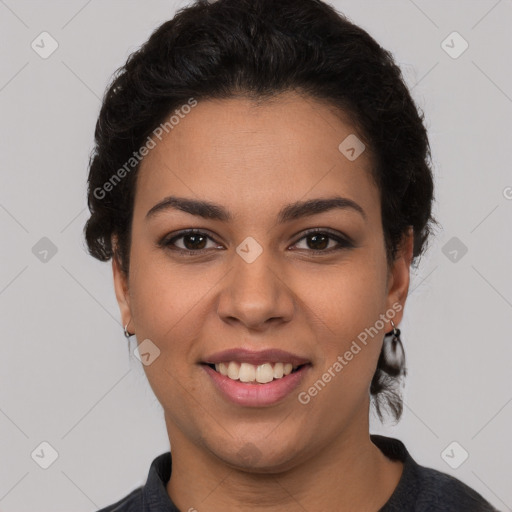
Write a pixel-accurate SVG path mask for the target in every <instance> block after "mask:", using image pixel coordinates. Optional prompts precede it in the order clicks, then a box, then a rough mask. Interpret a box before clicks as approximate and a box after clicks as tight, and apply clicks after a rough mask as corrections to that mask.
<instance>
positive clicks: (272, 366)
mask: <svg viewBox="0 0 512 512" xmlns="http://www.w3.org/2000/svg"><path fill="white" fill-rule="evenodd" d="M215 369H216V370H217V371H218V372H219V373H220V374H221V375H224V376H226V377H229V378H230V379H232V380H240V382H258V383H259V384H266V383H267V382H272V380H274V379H281V378H283V377H286V376H287V375H290V373H292V370H293V365H292V364H291V363H264V364H260V365H257V366H256V365H253V364H250V363H238V362H236V361H230V362H229V363H218V364H216V365H215Z"/></svg>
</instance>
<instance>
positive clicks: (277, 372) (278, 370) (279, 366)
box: [274, 363, 284, 379]
mask: <svg viewBox="0 0 512 512" xmlns="http://www.w3.org/2000/svg"><path fill="white" fill-rule="evenodd" d="M283 375H284V365H283V363H276V364H275V365H274V379H280V378H281V377H282V376H283Z"/></svg>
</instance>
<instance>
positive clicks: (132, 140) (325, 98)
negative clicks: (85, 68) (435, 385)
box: [84, 0, 437, 420]
mask: <svg viewBox="0 0 512 512" xmlns="http://www.w3.org/2000/svg"><path fill="white" fill-rule="evenodd" d="M287 91H289V92H298V93H300V94H301V95H303V96H304V97H307V98H311V99H315V100H317V101H322V102H325V103H327V104H328V105H330V106H332V107H334V108H335V109H338V111H341V112H344V113H346V114H347V115H348V116H349V117H350V120H351V121H352V123H353V124H354V126H355V127H356V128H357V130H358V134H360V136H361V138H362V140H363V142H364V143H365V145H366V146H367V147H368V148H369V150H370V151H371V155H372V156H373V160H374V162H373V163H374V165H373V166H372V168H371V171H370V172H371V175H372V177H373V179H374V181H375V183H376V185H377V186H378V188H379V191H380V199H381V213H382V227H383V232H384V239H385V246H386V256H387V261H388V264H389V265H390V264H391V263H392V261H393V260H394V258H395V257H396V254H397V250H398V249H399V247H400V244H401V242H402V241H403V236H404V234H406V232H407V231H408V229H409V227H410V226H412V228H413V230H414V248H413V264H415V263H417V258H418V257H419V256H421V254H422V253H423V252H424V251H425V248H426V245H427V242H428V238H429V236H430V234H431V233H432V228H433V225H434V224H437V221H436V220H435V219H434V218H433V215H432V202H433V189H434V185H433V176H432V170H431V159H430V146H429V141H428V136H427V131H426V128H425V126H424V123H423V120H424V116H423V113H421V111H420V110H419V109H418V108H417V107H416V105H415V103H414V101H413V99H412V98H411V95H410V93H409V91H408V89H407V86H406V85H405V83H404V80H403V77H402V74H401V71H400V68H399V67H398V65H397V64H396V63H395V62H394V59H393V56H392V54H391V53H390V52H388V51H386V50H385V49H383V48H382V47H381V46H380V45H379V44H378V43H377V42H376V41H375V40H374V39H373V38H372V37H371V36H370V35H369V34H368V33H367V32H366V31H364V30H363V29H361V28H360V27H358V26H356V25H355V24H353V23H352V22H350V21H349V20H348V19H347V18H346V17H345V16H343V15H342V14H340V13H338V12H337V11H336V10H335V9H334V8H333V7H331V6H329V5H327V4H325V3H323V2H322V1H320V0H279V1H276V0H218V1H216V2H208V1H206V0H196V1H195V2H194V3H193V4H191V5H190V6H188V7H186V8H182V9H180V10H179V11H178V12H177V13H176V15H175V16H174V18H172V19H171V20H169V21H166V22H165V23H163V24H162V25H161V26H160V27H158V28H157V29H156V30H155V31H154V32H153V34H152V35H151V37H150V38H149V39H148V41H147V42H145V43H144V44H143V45H142V46H141V48H140V49H139V50H137V51H136V52H134V53H132V54H131V55H130V56H129V58H128V60H127V62H126V64H125V65H124V66H123V67H121V68H119V69H118V70H117V71H116V73H115V74H114V76H113V79H112V81H111V83H110V85H109V87H108V88H107V90H106V92H105V95H104V98H103V104H102V107H101V111H100V115H99V118H98V121H97V124H96V130H95V148H94V150H93V153H92V155H91V159H90V165H89V178H88V206H89V210H90V212H91V216H90V218H89V219H88V221H87V223H86V225H85V228H84V234H85V239H86V242H87V245H88V249H89V252H90V254H91V255H92V256H94V257H96V258H97V259H99V260H101V261H107V260H109V259H110V258H111V257H115V258H116V259H117V260H118V261H119V263H120V267H121V269H122V271H123V272H124V273H125V274H126V275H127V276H128V273H129V253H130V245H131V223H132V215H133V205H134V197H135V190H136V183H137V171H138V168H139V163H140V156H139V157H138V158H134V155H138V153H137V150H139V148H141V147H143V145H144V143H145V141H146V140H149V139H150V137H151V135H152V134H153V133H154V130H155V128H156V127H157V126H159V125H160V124H161V123H163V122H164V121H165V120H166V119H167V118H168V116H169V114H170V113H171V112H173V111H175V109H177V108H178V107H182V106H183V105H187V104H190V102H191V99H193V101H201V100H206V99H227V98H232V97H235V96H241V95H243V96H248V97H250V98H252V99H254V100H257V101H259V100H264V99H269V98H271V97H275V96H277V95H278V94H279V93H283V92H287ZM128 162H129V165H127V163H128ZM116 170H117V173H116ZM405 372H406V371H405V360H404V359H403V358H402V359H401V360H400V362H399V363H397V364H393V363H392V362H390V361H389V360H388V358H387V356H386V355H385V353H384V349H383V352H382V353H381V357H380V359H379V362H378V364H377V368H376V372H375V374H374V377H373V379H372V383H371V387H370V392H371V395H372V398H373V399H374V402H375V405H376V408H377V413H378V415H379V418H380V419H381V420H382V413H381V406H382V405H386V406H387V407H389V410H390V411H391V412H392V414H393V415H394V416H395V419H396V420H398V419H399V418H400V416H401V414H402V410H403V406H402V399H401V395H400V392H399V391H398V390H397V389H398V388H397V387H396V386H395V385H396V384H398V382H399V377H401V376H403V375H405Z"/></svg>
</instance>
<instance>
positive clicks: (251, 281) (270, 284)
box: [217, 249, 296, 331]
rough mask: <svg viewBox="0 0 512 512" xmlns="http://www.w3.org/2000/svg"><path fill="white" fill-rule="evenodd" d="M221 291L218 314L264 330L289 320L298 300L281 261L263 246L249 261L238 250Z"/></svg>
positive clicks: (257, 329)
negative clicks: (259, 252)
mask: <svg viewBox="0 0 512 512" xmlns="http://www.w3.org/2000/svg"><path fill="white" fill-rule="evenodd" d="M233 259H234V261H233V268H232V269H231V272H229V273H228V275H227V276H226V281H225V282H224V287H223V289H222V290H221V292H220V297H219V302H218V310H217V311H218V315H219V316H220V318H221V319H222V320H223V321H224V322H227V323H231V324H236V323H240V324H242V325H244V326H245V327H246V328H247V329H250V330H256V331H263V330H265V329H268V328H269V327H270V326H271V325H272V326H275V325H278V324H282V323H287V322H289V321H290V320H291V319H292V317H293V315H294V312H295V305H296V302H295V300H294V294H293V291H292V289H291V286H290V284H291V283H287V282H286V281H287V273H286V271H285V270H283V268H282V264H280V263H279V262H277V261H276V259H275V258H273V257H272V255H271V252H270V250H266V249H264V250H263V252H262V253H261V254H260V255H259V256H258V257H257V258H256V260H254V261H252V262H251V263H248V262H247V261H245V260H244V259H243V258H241V257H240V256H238V254H236V255H235V256H234V258H233Z"/></svg>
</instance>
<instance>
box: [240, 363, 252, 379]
mask: <svg viewBox="0 0 512 512" xmlns="http://www.w3.org/2000/svg"><path fill="white" fill-rule="evenodd" d="M238 378H239V379H240V382H254V381H255V380H256V368H255V366H254V365H252V364H248V363H242V364H241V365H240V372H239V374H238Z"/></svg>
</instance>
